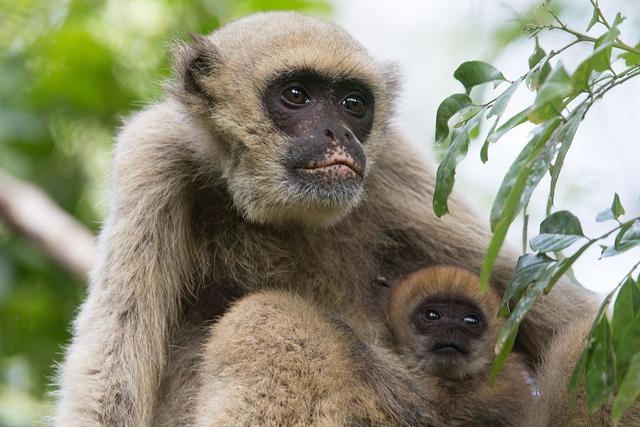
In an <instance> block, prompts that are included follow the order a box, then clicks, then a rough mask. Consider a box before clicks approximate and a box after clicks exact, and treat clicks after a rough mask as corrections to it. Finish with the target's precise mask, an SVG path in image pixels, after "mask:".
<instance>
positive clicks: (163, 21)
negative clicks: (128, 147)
mask: <svg viewBox="0 0 640 427" xmlns="http://www.w3.org/2000/svg"><path fill="white" fill-rule="evenodd" d="M274 9H295V10H302V11H304V12H306V13H310V14H314V15H321V16H326V15H329V14H330V12H331V7H330V5H329V4H328V3H326V2H324V1H318V0H241V1H233V0H226V1H224V0H223V1H221V0H191V1H178V0H133V1H127V0H109V1H90V0H84V1H67V0H47V1H39V0H0V170H5V171H7V172H8V173H10V174H11V175H13V176H15V177H17V178H20V179H23V180H25V181H29V182H31V183H34V184H35V185H37V186H39V187H40V188H42V189H43V190H44V191H45V192H46V193H47V194H48V195H49V196H51V197H52V198H53V199H54V200H55V201H56V202H57V203H58V204H59V205H60V206H61V207H62V208H64V209H65V210H66V211H67V212H69V213H71V214H72V215H73V216H74V217H75V218H77V219H78V220H79V221H81V222H82V223H84V224H85V225H86V226H87V227H89V228H90V229H91V230H93V231H94V232H97V230H98V229H99V226H100V221H101V219H102V217H103V215H104V211H105V203H106V183H107V176H108V169H109V158H110V146H111V140H112V137H113V135H114V132H116V131H117V128H118V126H119V124H120V123H121V120H122V118H123V117H125V116H126V115H128V114H129V113H130V112H132V111H134V110H136V109H139V108H140V107H141V106H142V105H144V104H146V103H148V102H149V101H152V100H153V99H155V98H157V97H158V96H160V94H161V88H160V85H159V82H160V81H161V80H162V79H163V78H166V77H167V76H168V75H169V63H168V55H167V47H168V44H169V42H170V41H171V40H172V39H176V38H181V39H184V38H187V37H188V36H187V34H188V33H189V32H196V33H207V32H210V31H211V30H213V29H215V28H216V27H218V26H219V25H221V24H223V23H225V22H228V21H230V20H233V19H235V18H237V17H239V16H242V15H246V14H249V13H252V12H255V11H260V10H274ZM84 289H85V283H83V281H82V280H80V279H78V278H76V277H74V276H73V275H71V274H70V273H68V272H67V271H65V270H64V269H62V268H61V267H60V266H58V265H57V264H56V263H55V262H54V261H53V260H51V259H50V258H49V257H48V256H47V255H46V254H44V253H42V252H41V251H40V249H38V247H36V246H35V245H33V244H32V243H31V242H29V241H28V240H26V239H24V238H21V237H20V236H18V235H16V234H14V233H12V232H11V231H10V230H9V229H8V228H7V227H6V226H5V225H3V224H2V222H0V426H20V425H32V424H34V423H36V422H37V420H38V419H39V418H40V417H41V416H43V415H46V414H48V413H49V412H50V411H51V399H50V397H49V396H48V392H50V391H51V386H50V383H51V380H52V377H53V375H54V373H55V367H54V363H55V362H59V361H60V360H61V358H62V354H63V349H64V344H65V343H66V342H67V341H68V339H69V325H70V322H71V320H72V318H73V316H74V314H75V312H76V309H77V307H78V304H79V303H80V302H81V301H82V298H83V296H84Z"/></svg>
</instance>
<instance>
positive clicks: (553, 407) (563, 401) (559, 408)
mask: <svg viewBox="0 0 640 427" xmlns="http://www.w3.org/2000/svg"><path fill="white" fill-rule="evenodd" d="M592 322H593V316H583V317H581V318H580V317H578V318H576V319H575V320H574V324H573V326H572V327H570V328H566V329H564V330H563V331H561V332H559V333H558V334H557V336H556V337H555V338H554V339H553V342H552V343H551V346H550V349H549V351H548V352H547V353H546V354H545V356H544V359H543V363H542V364H541V369H540V372H539V386H540V399H539V400H537V401H536V402H535V404H534V405H532V406H531V407H530V408H529V410H528V411H527V414H526V416H525V422H524V423H523V425H524V426H526V427H554V426H567V427H606V426H612V425H613V424H612V423H611V413H610V409H611V408H610V406H609V405H607V404H606V403H605V404H604V405H603V406H602V407H601V408H600V409H599V410H597V411H596V412H595V413H593V414H591V413H589V410H588V409H587V400H586V395H585V390H584V386H582V387H581V388H580V389H579V392H578V396H577V399H576V400H575V402H574V401H573V397H572V396H571V395H570V393H569V391H568V389H567V384H569V379H570V378H571V374H572V373H573V369H574V367H575V366H576V363H577V362H578V359H579V358H580V355H581V354H582V351H583V350H584V349H585V346H586V344H587V343H586V337H587V335H588V334H589V331H590V329H591V324H592ZM620 426H623V427H637V426H640V404H637V403H636V404H635V405H634V406H633V407H632V408H631V409H630V410H629V411H628V412H627V413H626V414H625V415H624V417H622V420H620Z"/></svg>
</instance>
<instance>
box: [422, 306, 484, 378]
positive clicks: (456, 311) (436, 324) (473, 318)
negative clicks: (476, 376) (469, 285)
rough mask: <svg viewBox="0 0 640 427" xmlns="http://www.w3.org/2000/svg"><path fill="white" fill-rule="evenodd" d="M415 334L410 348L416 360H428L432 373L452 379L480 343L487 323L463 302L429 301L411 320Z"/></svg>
mask: <svg viewBox="0 0 640 427" xmlns="http://www.w3.org/2000/svg"><path fill="white" fill-rule="evenodd" d="M410 322H411V326H412V330H413V332H414V334H415V336H414V340H413V342H412V343H411V344H410V345H411V346H412V348H413V350H414V351H415V353H416V356H418V357H420V358H424V359H425V360H428V361H429V363H430V367H431V368H432V370H433V373H435V374H437V375H443V376H455V375H452V374H453V371H456V370H457V368H458V367H459V366H461V365H462V364H465V363H468V360H467V358H470V357H473V351H474V349H475V347H477V345H478V343H479V342H481V341H482V339H483V336H484V334H485V332H486V330H487V324H486V319H485V317H484V316H483V313H482V311H481V310H480V309H478V307H477V306H476V305H475V304H473V303H472V302H471V301H470V300H467V299H465V298H458V297H457V298H453V299H452V298H451V297H449V296H443V297H437V296H435V297H430V298H428V299H426V300H425V301H423V302H422V303H421V304H419V305H418V307H417V308H416V309H415V311H414V312H413V314H412V315H411V316H410Z"/></svg>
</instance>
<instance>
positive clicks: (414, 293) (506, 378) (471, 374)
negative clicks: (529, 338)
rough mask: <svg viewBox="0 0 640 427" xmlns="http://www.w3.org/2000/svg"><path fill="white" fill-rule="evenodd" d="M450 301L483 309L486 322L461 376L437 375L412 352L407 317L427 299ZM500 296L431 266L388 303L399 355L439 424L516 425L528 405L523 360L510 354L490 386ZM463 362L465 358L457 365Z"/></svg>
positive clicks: (462, 273) (465, 276) (472, 278)
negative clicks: (461, 300) (466, 301)
mask: <svg viewBox="0 0 640 427" xmlns="http://www.w3.org/2000/svg"><path fill="white" fill-rule="evenodd" d="M435 295H437V296H446V297H449V298H452V299H456V298H468V299H471V301H473V302H474V303H475V304H476V305H477V306H478V308H479V309H480V310H481V311H482V316H483V317H484V319H485V321H486V322H487V323H488V325H487V326H488V328H487V330H486V331H485V333H484V334H483V335H482V336H481V337H480V338H479V339H478V341H477V342H475V343H474V345H473V347H472V350H471V352H470V354H469V355H468V356H467V357H469V358H471V359H473V360H472V361H471V362H470V363H468V364H467V365H466V366H462V367H460V370H461V371H462V372H463V373H464V374H463V375H462V377H461V378H456V379H447V378H442V377H438V376H436V375H435V374H433V373H432V372H430V370H429V369H427V366H428V364H429V361H428V360H426V361H425V360H424V358H425V357H428V355H425V354H415V347H412V346H411V342H412V341H413V340H418V339H419V337H417V336H416V334H418V333H419V332H417V331H415V330H414V329H413V328H412V325H411V320H410V316H411V315H412V314H413V313H414V311H415V309H416V308H418V306H419V305H420V303H422V302H423V301H425V299H426V298H429V297H430V296H435ZM499 306H500V296H499V295H497V294H496V292H495V291H493V290H490V291H489V292H485V293H482V292H480V286H479V284H478V277H477V276H476V275H475V274H472V273H470V272H468V271H466V270H463V269H461V268H453V267H450V266H434V267H428V268H425V269H422V270H419V271H417V272H415V273H413V274H412V275H411V276H409V277H408V278H407V279H405V280H403V281H402V282H400V283H399V284H398V285H397V286H396V287H394V289H393V291H392V294H391V298H390V301H389V308H388V318H389V324H390V325H391V330H392V331H393V336H394V341H395V343H396V346H397V347H398V350H399V352H400V353H401V354H402V355H404V356H405V358H406V360H407V363H408V365H409V367H410V369H412V371H413V373H414V377H415V378H417V379H418V381H419V383H420V386H421V387H422V389H423V393H424V395H425V399H427V400H428V401H429V403H430V404H431V406H432V407H433V408H434V409H435V411H436V413H437V416H438V418H439V419H440V420H441V421H442V423H443V424H446V425H450V426H454V425H461V426H468V425H491V426H512V425H518V423H519V422H520V421H521V420H522V419H523V414H524V412H525V410H526V409H527V408H528V407H529V405H530V404H531V403H532V401H533V400H532V391H533V390H532V387H531V386H530V385H529V384H528V382H530V381H531V380H532V379H533V375H532V373H530V372H529V370H528V369H527V367H526V365H525V363H524V362H523V360H522V358H521V356H520V355H518V354H513V353H512V354H511V355H509V357H508V358H507V361H506V362H505V364H504V366H503V367H502V370H501V371H500V373H499V374H498V377H497V378H496V381H495V383H494V384H490V383H489V377H490V375H491V368H492V366H493V359H494V351H493V348H494V344H495V342H496V338H497V335H498V332H499V330H500V327H501V326H502V323H503V321H502V320H501V319H499V318H496V317H495V315H496V313H497V312H498V308H499ZM461 362H462V363H467V361H466V360H464V361H461Z"/></svg>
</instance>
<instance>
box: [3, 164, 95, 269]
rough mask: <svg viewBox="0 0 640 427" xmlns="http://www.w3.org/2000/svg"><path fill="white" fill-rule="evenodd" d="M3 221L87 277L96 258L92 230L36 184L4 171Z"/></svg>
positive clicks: (68, 266)
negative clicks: (63, 208) (64, 209)
mask: <svg viewBox="0 0 640 427" xmlns="http://www.w3.org/2000/svg"><path fill="white" fill-rule="evenodd" d="M0 220H2V221H3V222H5V223H6V224H7V225H8V226H9V227H10V228H11V229H12V230H13V231H15V232H16V233H18V234H20V235H22V236H24V237H26V238H27V239H29V240H31V241H32V242H34V243H35V244H36V245H38V246H39V247H40V248H41V249H42V250H44V251H45V252H46V253H47V254H48V255H49V256H51V257H52V258H54V259H55V260H56V261H57V262H59V263H60V264H61V265H62V266H64V267H65V268H66V269H67V270H69V271H71V272H72V273H74V274H76V275H78V276H79V277H82V278H85V279H86V278H87V275H88V273H89V271H90V270H91V268H92V266H93V264H94V262H95V259H96V243H95V240H94V237H93V234H92V233H91V231H89V230H88V229H87V228H86V227H85V226H84V225H83V224H81V223H80V222H78V221H77V220H76V219H74V218H73V217H72V216H71V215H69V214H68V213H66V212H65V211H63V210H62V209H61V208H60V207H59V206H58V205H57V204H56V203H55V202H53V201H52V200H51V199H50V198H49V196H47V195H46V194H45V193H44V192H43V191H42V190H40V189H39V188H38V187H36V186H34V185H33V184H29V183H26V182H23V181H20V180H18V179H16V178H14V177H12V176H10V175H8V174H7V173H6V172H3V171H2V170H0Z"/></svg>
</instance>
